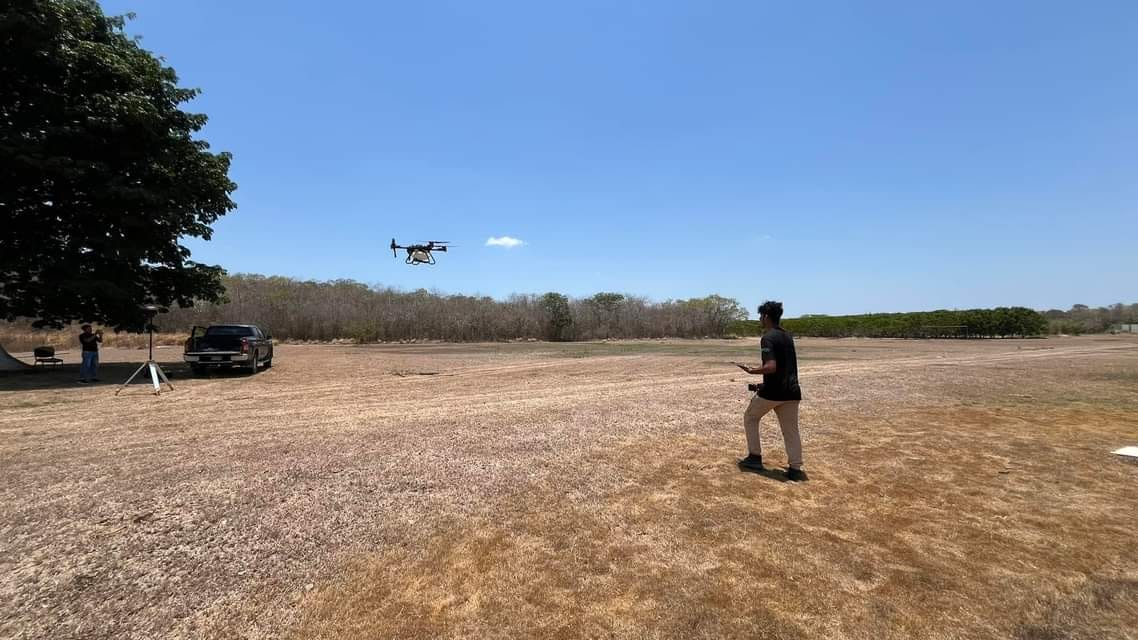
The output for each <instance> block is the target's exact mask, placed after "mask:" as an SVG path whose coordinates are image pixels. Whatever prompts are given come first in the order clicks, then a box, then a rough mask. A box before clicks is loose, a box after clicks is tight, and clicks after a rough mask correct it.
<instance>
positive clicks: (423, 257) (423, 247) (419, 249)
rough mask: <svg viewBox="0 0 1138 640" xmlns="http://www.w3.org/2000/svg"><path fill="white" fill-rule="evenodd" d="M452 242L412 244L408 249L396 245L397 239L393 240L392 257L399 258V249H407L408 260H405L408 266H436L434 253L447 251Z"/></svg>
mask: <svg viewBox="0 0 1138 640" xmlns="http://www.w3.org/2000/svg"><path fill="white" fill-rule="evenodd" d="M449 244H450V242H448V241H446V240H428V241H427V242H426V244H412V245H408V246H406V247H404V246H402V245H398V244H395V238H392V239H391V255H392V256H397V255H398V254H396V250H397V249H405V250H406V251H407V259H406V260H404V262H406V263H407V264H435V256H434V255H433V254H432V253H431V252H432V251H444V252H445V251H446V250H447V245H449Z"/></svg>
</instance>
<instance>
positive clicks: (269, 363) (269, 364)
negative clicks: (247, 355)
mask: <svg viewBox="0 0 1138 640" xmlns="http://www.w3.org/2000/svg"><path fill="white" fill-rule="evenodd" d="M261 366H262V367H264V368H266V369H272V368H273V357H272V356H269V359H268V360H265V361H264V362H262V363H261Z"/></svg>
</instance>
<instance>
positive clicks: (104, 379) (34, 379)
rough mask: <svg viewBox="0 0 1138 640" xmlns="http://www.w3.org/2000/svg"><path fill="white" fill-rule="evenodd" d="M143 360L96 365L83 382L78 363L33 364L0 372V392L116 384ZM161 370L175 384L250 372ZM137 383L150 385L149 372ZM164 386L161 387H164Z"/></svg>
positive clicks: (177, 365) (169, 365) (181, 366)
mask: <svg viewBox="0 0 1138 640" xmlns="http://www.w3.org/2000/svg"><path fill="white" fill-rule="evenodd" d="M145 361H146V355H145V353H143V355H142V359H140V360H138V361H137V362H107V363H103V364H100V365H99V380H98V381H97V382H90V383H87V384H82V383H80V382H79V365H78V364H64V365H62V366H57V367H33V368H31V369H28V370H25V371H11V372H3V373H0V392H4V391H42V390H47V389H84V388H88V387H112V388H113V387H118V386H120V385H122V383H124V382H126V379H127V378H129V377H130V376H131V374H133V373H134V372H135V371H137V370H138V367H139V365H141V364H143V362H145ZM158 364H159V365H161V367H162V371H163V372H164V373H165V374H166V377H167V378H169V379H170V382H172V383H173V384H174V385H175V387H176V386H177V384H178V381H179V380H188V379H190V378H195V377H202V378H205V377H209V378H241V377H246V376H248V375H249V372H248V371H246V370H244V369H218V370H215V371H210V372H208V373H206V374H203V375H202V376H195V375H194V373H193V372H192V371H190V367H189V365H187V364H185V363H184V362H159V363H158ZM137 385H145V386H150V385H153V383H152V382H151V380H150V372H149V371H146V370H143V371H142V372H141V373H139V374H138V375H137V376H136V377H135V378H134V380H133V381H132V382H131V385H130V386H131V388H134V387H135V386H137ZM165 388H166V387H165V386H163V389H165Z"/></svg>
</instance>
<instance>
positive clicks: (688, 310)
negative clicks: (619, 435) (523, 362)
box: [156, 274, 747, 342]
mask: <svg viewBox="0 0 1138 640" xmlns="http://www.w3.org/2000/svg"><path fill="white" fill-rule="evenodd" d="M225 289H226V296H227V298H228V302H225V303H223V304H204V305H199V306H196V307H193V308H188V309H173V310H171V311H170V312H169V313H166V314H163V315H161V316H159V318H158V319H157V321H156V322H157V324H158V325H159V329H160V330H161V331H164V332H169V331H185V330H187V329H188V328H189V327H190V326H192V325H195V324H199V325H205V324H210V323H218V322H248V323H255V324H259V325H262V326H264V327H267V328H268V329H269V331H271V333H272V334H273V337H274V338H278V339H284V340H321V341H323V340H334V339H338V338H349V339H353V340H358V341H360V342H395V341H405V340H417V339H423V340H446V341H454V342H468V341H495V340H514V339H527V338H533V339H542V340H595V339H602V338H664V337H681V338H694V337H705V336H722V335H726V334H727V332H728V328H729V326H730V325H731V323H732V322H734V321H736V320H740V319H743V318H746V317H747V312H746V311H745V310H744V309H743V307H742V306H741V305H740V304H739V303H738V302H737V301H735V300H733V299H731V298H724V297H721V296H718V295H711V296H708V297H706V298H693V299H690V300H668V301H666V302H652V301H649V300H646V299H644V298H640V297H636V296H631V295H625V294H620V293H598V294H596V295H593V296H590V297H587V298H569V297H568V296H565V295H562V294H560V293H556V292H550V293H545V294H541V295H513V296H510V297H509V298H506V299H505V300H495V299H494V298H491V297H488V296H466V295H445V294H440V293H433V292H429V291H426V290H422V289H421V290H418V291H401V290H398V289H391V288H381V287H371V286H368V285H365V284H363V283H360V282H355V281H352V280H335V281H330V282H314V281H301V280H294V279H291V278H283V277H266V276H259V275H249V274H236V275H231V276H226V278H225Z"/></svg>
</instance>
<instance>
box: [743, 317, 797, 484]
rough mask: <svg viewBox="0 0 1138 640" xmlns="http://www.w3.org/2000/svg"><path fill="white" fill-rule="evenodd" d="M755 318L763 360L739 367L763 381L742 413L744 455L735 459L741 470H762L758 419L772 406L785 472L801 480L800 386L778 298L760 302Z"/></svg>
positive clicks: (792, 349)
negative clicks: (760, 332)
mask: <svg viewBox="0 0 1138 640" xmlns="http://www.w3.org/2000/svg"><path fill="white" fill-rule="evenodd" d="M759 320H760V321H761V322H762V324H763V329H765V333H764V334H763V337H762V340H761V341H760V343H759V346H760V348H761V349H762V359H763V364H762V366H760V367H753V368H752V367H746V366H744V367H743V368H744V369H745V370H746V371H747V373H751V374H756V375H757V374H762V376H763V383H762V385H759V389H758V391H757V392H756V393H755V397H754V398H752V399H751V404H750V405H748V406H747V411H746V413H744V414H743V431H744V432H745V433H746V434H747V457H746V458H743V459H742V460H740V461H739V468H740V469H743V470H744V471H763V470H764V469H763V449H762V445H761V444H760V442H759V422H760V420H762V417H763V416H765V415H766V414H767V413H770V412H771V411H772V410H773V411H774V412H775V415H777V416H778V426H779V427H780V428H781V429H782V438H783V441H784V442H785V443H786V456H787V462H788V468H787V470H786V476H787V478H788V479H790V480H793V481H803V480H806V472H805V471H803V470H802V438H801V436H800V434H799V433H798V403H799V402H801V401H802V388H801V387H799V386H798V355H797V354H796V353H795V352H794V338H792V337H791V336H790V334H789V333H787V332H786V331H785V330H784V329H783V328H782V324H781V323H782V303H781V302H775V301H773V300H768V301H767V302H764V303H763V304H762V306H760V307H759Z"/></svg>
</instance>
